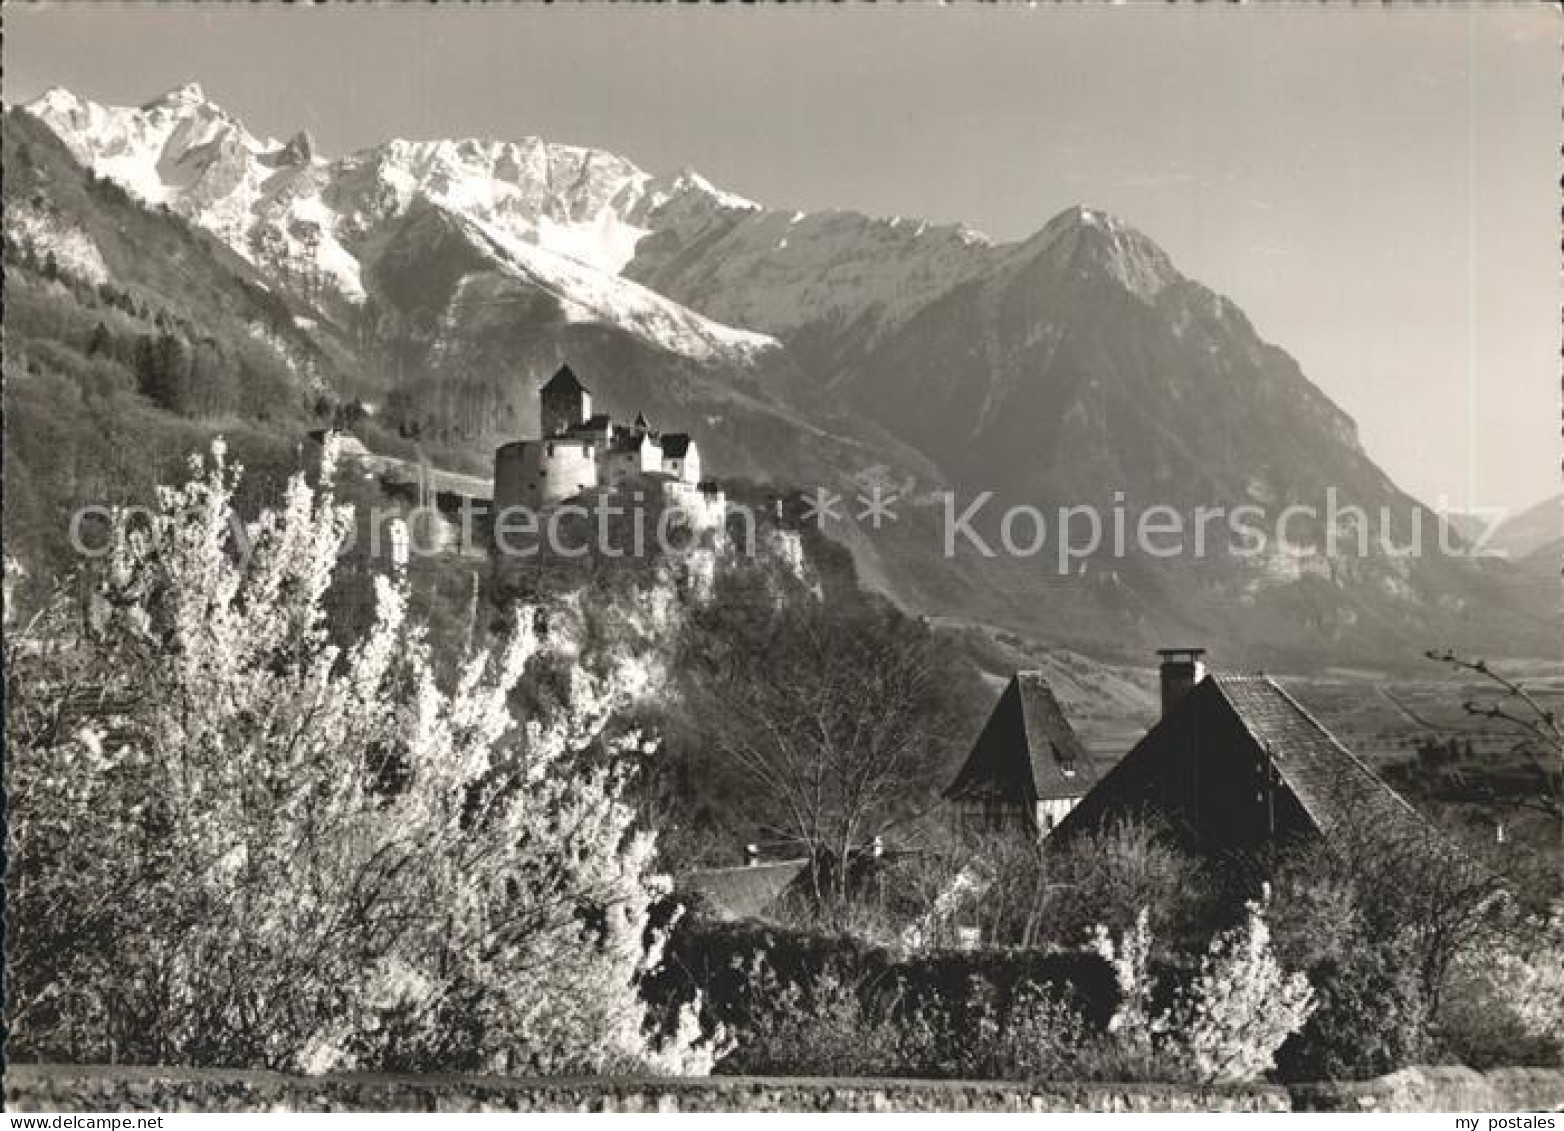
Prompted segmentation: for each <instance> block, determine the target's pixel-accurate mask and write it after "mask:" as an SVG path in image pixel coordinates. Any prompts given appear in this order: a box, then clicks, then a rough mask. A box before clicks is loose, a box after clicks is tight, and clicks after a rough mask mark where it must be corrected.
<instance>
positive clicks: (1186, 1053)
mask: <svg viewBox="0 0 1564 1131" xmlns="http://www.w3.org/2000/svg"><path fill="white" fill-rule="evenodd" d="M1246 912H1247V914H1246V916H1245V919H1244V921H1243V922H1242V923H1241V924H1239V925H1238V926H1237V927H1234V928H1232V929H1231V930H1228V931H1224V932H1222V933H1221V934H1218V935H1217V936H1216V937H1215V938H1213V939H1212V940H1211V944H1210V946H1209V947H1208V949H1207V951H1206V955H1205V957H1204V959H1203V960H1202V962H1201V966H1200V971H1199V973H1198V975H1197V976H1196V977H1195V978H1194V979H1193V981H1192V982H1190V983H1189V984H1188V985H1186V986H1184V987H1182V988H1180V989H1179V990H1178V991H1177V993H1176V994H1175V995H1174V998H1173V1001H1172V1003H1171V1004H1170V1005H1169V1006H1167V1007H1166V1008H1164V1009H1158V1008H1157V1007H1156V1004H1155V998H1154V994H1155V989H1156V987H1155V984H1154V981H1153V978H1152V974H1151V968H1150V956H1151V950H1152V935H1151V931H1150V928H1149V926H1148V918H1149V917H1148V915H1147V913H1146V912H1145V911H1142V912H1141V913H1140V915H1138V916H1137V917H1136V920H1135V926H1134V927H1133V928H1132V929H1130V930H1128V931H1126V932H1124V934H1123V935H1122V937H1121V938H1120V940H1119V941H1118V942H1115V941H1114V940H1113V937H1112V935H1111V934H1110V933H1109V932H1108V931H1107V929H1106V928H1101V927H1099V928H1098V930H1097V934H1096V937H1095V939H1094V940H1093V945H1094V947H1095V949H1096V950H1097V952H1098V953H1099V954H1101V955H1102V956H1103V958H1104V959H1106V960H1107V961H1108V962H1109V963H1111V964H1112V967H1113V971H1114V975H1115V978H1116V979H1117V981H1118V985H1119V991H1120V999H1119V1007H1118V1010H1117V1011H1116V1012H1115V1013H1114V1016H1113V1019H1112V1020H1111V1021H1110V1022H1109V1025H1108V1031H1109V1033H1111V1034H1112V1036H1113V1038H1114V1040H1115V1041H1116V1042H1117V1044H1118V1046H1119V1048H1120V1050H1122V1052H1123V1053H1124V1054H1125V1056H1126V1057H1127V1059H1128V1060H1129V1061H1130V1062H1131V1063H1136V1064H1143V1065H1146V1066H1147V1067H1148V1068H1149V1069H1150V1070H1151V1071H1154V1072H1157V1073H1158V1074H1159V1075H1162V1074H1166V1075H1167V1076H1169V1077H1172V1078H1186V1079H1190V1080H1194V1081H1197V1082H1199V1083H1222V1082H1235V1081H1244V1080H1251V1079H1254V1078H1255V1077H1257V1076H1260V1075H1262V1074H1264V1073H1266V1072H1268V1071H1270V1069H1271V1068H1272V1067H1273V1063H1274V1057H1275V1054H1276V1050H1277V1049H1278V1048H1279V1047H1280V1046H1281V1045H1282V1043H1283V1042H1284V1041H1285V1040H1286V1039H1287V1038H1288V1037H1289V1036H1291V1035H1292V1034H1293V1033H1295V1032H1296V1031H1297V1030H1298V1029H1299V1027H1300V1026H1302V1024H1303V1023H1304V1021H1306V1020H1307V1019H1308V1017H1309V1014H1310V1012H1311V1010H1312V1009H1313V1000H1312V992H1311V991H1310V989H1309V983H1308V980H1307V979H1306V978H1304V977H1303V976H1302V975H1300V974H1291V975H1289V974H1287V973H1285V972H1284V971H1283V969H1282V967H1281V965H1280V964H1279V963H1278V962H1277V961H1276V958H1275V956H1274V955H1273V954H1272V952H1271V945H1270V931H1269V929H1268V928H1267V926H1266V924H1265V920H1264V918H1263V916H1262V914H1261V907H1260V905H1259V904H1256V903H1251V904H1249V905H1247V907H1246Z"/></svg>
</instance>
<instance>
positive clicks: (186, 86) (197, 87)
mask: <svg viewBox="0 0 1564 1131" xmlns="http://www.w3.org/2000/svg"><path fill="white" fill-rule="evenodd" d="M205 104H207V98H206V91H204V90H202V89H201V84H200V83H198V82H187V83H182V84H181V85H179V86H176V87H174V88H172V89H171V90H165V91H164V92H163V93H162V94H160V95H158V96H157V97H156V98H154V99H152V101H150V102H148V103H146V104H145V105H143V106H142V109H143V110H153V109H156V108H158V107H160V106H162V107H173V108H182V107H191V106H201V105H205Z"/></svg>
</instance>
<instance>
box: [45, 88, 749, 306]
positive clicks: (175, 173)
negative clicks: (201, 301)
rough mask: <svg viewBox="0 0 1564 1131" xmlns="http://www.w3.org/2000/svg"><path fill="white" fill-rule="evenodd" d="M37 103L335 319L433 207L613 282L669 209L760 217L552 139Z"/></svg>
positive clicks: (54, 97)
mask: <svg viewBox="0 0 1564 1131" xmlns="http://www.w3.org/2000/svg"><path fill="white" fill-rule="evenodd" d="M25 109H27V110H28V111H29V112H31V113H32V114H33V115H35V116H36V117H38V118H40V119H42V120H43V121H44V122H45V123H46V124H47V125H48V126H50V128H51V129H53V130H54V132H55V133H57V134H58V135H59V136H60V137H61V138H62V139H63V140H64V142H65V144H66V145H67V146H68V147H69V148H70V149H71V151H72V152H73V154H74V155H75V156H76V157H77V159H78V160H80V161H82V162H83V163H84V164H86V165H88V166H89V167H90V168H92V169H93V170H94V171H96V172H97V173H99V174H100V175H103V176H107V177H109V178H111V179H113V180H115V181H117V182H119V183H120V184H122V185H124V187H125V188H127V189H128V190H129V191H131V192H132V193H133V194H135V195H136V196H138V197H140V198H142V199H143V200H145V201H147V202H148V203H151V204H164V205H167V206H169V207H170V208H172V209H174V210H175V211H177V212H179V213H181V214H182V215H184V216H186V217H187V218H189V219H190V220H192V221H194V222H195V223H197V224H199V225H200V226H202V227H204V228H207V229H208V230H210V231H212V232H213V233H214V234H216V235H217V236H218V237H220V238H221V239H222V240H223V241H224V242H226V243H227V244H228V245H229V246H230V247H232V248H233V249H234V250H235V251H236V252H238V253H239V254H240V255H242V256H244V257H245V258H247V259H249V260H250V261H251V262H253V263H255V264H256V265H257V266H258V267H260V268H262V269H263V270H265V271H267V272H269V273H271V274H274V275H277V276H279V277H281V278H282V279H283V280H284V281H285V282H287V283H288V285H289V286H290V288H291V289H292V290H294V291H295V292H296V293H298V294H299V295H300V296H301V297H303V298H304V299H305V300H306V301H309V302H311V303H313V304H316V305H319V306H322V307H324V308H327V309H328V310H329V309H330V308H333V307H340V306H342V305H343V304H346V305H347V306H353V305H356V304H358V303H360V302H361V301H362V300H363V298H364V293H365V292H364V288H363V285H362V280H361V275H362V271H363V265H362V263H361V260H362V258H363V256H364V255H365V254H372V249H373V245H374V243H375V241H376V239H377V238H378V236H379V234H380V233H381V232H383V230H384V228H385V225H386V224H388V223H390V222H392V221H395V220H396V219H397V218H398V217H400V216H402V215H404V214H405V213H406V212H407V210H408V208H409V207H411V206H412V204H413V203H414V202H415V201H416V200H418V199H428V200H430V201H431V202H434V203H436V204H439V205H440V206H441V207H443V208H445V209H448V210H450V211H452V212H454V213H457V214H460V215H463V216H467V217H470V218H472V219H474V220H476V221H479V222H481V223H483V224H485V225H487V226H489V227H492V228H494V229H495V230H497V231H498V232H500V233H502V234H503V235H504V236H505V237H506V238H508V239H512V240H516V241H520V242H523V243H529V244H533V245H536V246H538V247H541V248H543V249H545V250H546V251H548V252H550V253H552V254H555V255H563V256H566V257H568V258H571V259H574V260H576V261H577V262H579V263H581V264H583V265H584V266H586V267H589V268H592V269H594V270H597V271H601V272H604V273H606V274H610V275H616V274H618V273H619V272H620V271H621V270H622V269H623V268H624V266H625V265H626V264H627V263H628V262H629V261H630V260H631V258H632V257H633V256H634V255H635V251H636V247H637V246H638V244H639V243H640V242H641V241H642V240H643V239H644V238H645V237H646V236H647V235H648V234H649V233H650V232H651V231H652V230H653V228H654V226H655V222H654V220H653V217H654V214H661V213H664V212H666V213H667V218H668V221H669V222H672V223H679V224H682V225H692V224H699V223H703V222H704V221H705V220H706V219H707V218H708V217H710V216H711V215H715V214H719V213H723V212H733V211H758V210H759V206H758V205H756V204H754V203H753V202H752V201H748V200H745V199H744V198H742V197H739V196H736V195H733V194H731V193H726V192H723V191H722V190H720V189H718V188H716V187H715V186H714V185H712V184H711V182H710V181H708V180H706V179H705V178H704V177H702V176H701V175H700V174H699V173H696V172H695V171H693V170H684V171H683V172H681V173H680V174H678V175H677V176H675V177H671V178H670V177H655V176H653V175H651V174H649V173H647V172H645V171H644V170H642V169H640V168H639V167H637V166H636V165H635V164H634V163H632V162H630V161H628V160H626V159H625V158H623V157H620V156H618V155H616V154H613V153H609V152H606V151H604V150H598V149H590V148H586V147H582V146H573V145H562V144H558V143H554V142H549V141H545V140H543V139H541V138H536V137H528V138H522V139H520V140H517V141H499V140H494V139H484V138H454V139H437V140H432V141H408V140H404V139H393V140H391V141H388V142H385V143H383V144H380V145H375V146H371V147H369V148H367V149H363V150H360V151H358V152H356V153H352V154H349V155H347V156H345V157H340V158H337V159H327V158H325V157H323V156H322V155H321V154H320V153H319V151H318V149H317V147H316V145H315V143H314V140H313V139H312V138H311V137H310V136H309V134H308V133H304V132H300V133H298V134H295V135H294V136H293V138H292V139H291V140H290V141H288V142H287V143H286V144H284V143H282V142H278V141H276V140H272V139H267V140H261V139H258V138H256V137H255V136H254V135H253V134H251V133H250V132H249V131H248V130H247V129H245V127H244V125H243V124H242V123H241V122H240V121H239V120H238V119H237V118H236V117H234V116H232V115H231V114H229V113H227V112H226V111H225V110H223V109H222V108H221V107H220V106H217V105H216V104H215V103H212V102H211V101H209V100H208V99H207V97H206V94H205V92H204V91H203V90H202V88H201V86H200V85H199V84H198V83H195V82H190V83H185V84H184V85H182V86H179V87H176V88H174V89H173V90H170V91H167V92H165V93H164V94H162V95H160V96H158V97H157V98H155V99H153V100H151V101H150V102H147V103H145V104H144V105H142V106H140V107H130V106H105V105H100V104H98V103H95V102H92V101H90V100H88V99H84V98H81V97H80V96H78V95H76V94H73V93H72V92H70V91H67V90H63V89H59V88H56V89H53V90H50V91H48V92H47V93H45V94H44V95H43V96H41V97H40V98H38V99H36V100H34V101H33V102H32V103H30V104H28V105H27V106H26V107H25Z"/></svg>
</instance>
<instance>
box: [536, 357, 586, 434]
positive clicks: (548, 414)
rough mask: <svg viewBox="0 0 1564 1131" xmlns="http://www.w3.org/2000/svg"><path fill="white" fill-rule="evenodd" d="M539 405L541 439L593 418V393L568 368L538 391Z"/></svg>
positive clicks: (562, 367) (563, 369)
mask: <svg viewBox="0 0 1564 1131" xmlns="http://www.w3.org/2000/svg"><path fill="white" fill-rule="evenodd" d="M538 403H539V417H538V419H539V421H540V422H541V423H542V426H543V435H544V436H557V435H558V434H559V433H561V432H564V431H567V430H568V429H570V428H573V427H574V426H575V425H577V424H580V423H581V422H582V421H583V420H585V419H586V418H587V417H589V416H591V415H592V394H591V393H589V392H588V391H587V387H586V386H585V385H583V384H582V383H581V382H580V381H579V380H577V378H576V375H575V373H574V372H572V371H571V368H570V366H568V365H561V366H560V367H559V372H558V373H556V374H554V376H552V377H550V378H549V379H548V384H546V385H544V386H543V388H542V389H540V390H538Z"/></svg>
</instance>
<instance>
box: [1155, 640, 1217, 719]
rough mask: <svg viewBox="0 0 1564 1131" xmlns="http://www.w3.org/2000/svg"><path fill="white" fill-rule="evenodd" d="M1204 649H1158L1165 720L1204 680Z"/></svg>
mask: <svg viewBox="0 0 1564 1131" xmlns="http://www.w3.org/2000/svg"><path fill="white" fill-rule="evenodd" d="M1205 654H1206V650H1205V649H1204V648H1158V649H1157V655H1158V656H1160V657H1162V717H1163V718H1167V717H1168V715H1169V714H1171V713H1172V711H1173V708H1174V707H1176V706H1178V704H1179V701H1180V700H1182V699H1183V698H1184V696H1186V695H1188V694H1189V693H1190V692H1191V691H1192V690H1194V687H1195V684H1197V683H1199V682H1200V681H1201V680H1203V679H1205V678H1206V662H1205V660H1204V659H1202V657H1203V656H1204V655H1205Z"/></svg>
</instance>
